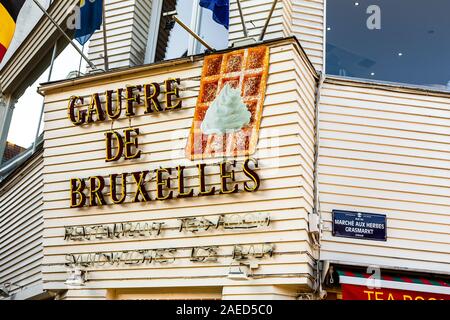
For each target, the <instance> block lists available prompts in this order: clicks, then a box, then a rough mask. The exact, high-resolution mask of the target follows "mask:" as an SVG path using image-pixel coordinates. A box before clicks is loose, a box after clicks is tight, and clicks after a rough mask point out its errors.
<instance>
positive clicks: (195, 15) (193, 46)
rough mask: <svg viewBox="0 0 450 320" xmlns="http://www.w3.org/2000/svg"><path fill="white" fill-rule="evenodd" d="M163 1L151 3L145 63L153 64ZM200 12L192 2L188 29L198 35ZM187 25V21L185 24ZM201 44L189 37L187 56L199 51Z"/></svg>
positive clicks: (196, 3)
mask: <svg viewBox="0 0 450 320" xmlns="http://www.w3.org/2000/svg"><path fill="white" fill-rule="evenodd" d="M163 1H164V0H153V1H152V13H151V16H150V27H149V31H148V40H147V49H146V52H145V63H146V64H147V63H153V62H155V56H156V47H157V42H158V36H159V34H158V33H159V32H155V31H159V25H160V22H161V15H162V5H163ZM202 10H205V9H204V8H202V7H200V5H199V3H198V1H193V2H192V18H191V21H190V24H189V27H190V28H191V29H192V30H193V31H194V32H196V33H197V34H199V32H200V26H201V17H202ZM185 23H186V24H187V21H186V22H185ZM200 48H201V44H200V43H199V42H198V41H197V40H196V39H195V38H194V37H193V36H192V35H189V40H188V55H194V54H196V53H198V52H199V51H200Z"/></svg>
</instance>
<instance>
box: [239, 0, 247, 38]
mask: <svg viewBox="0 0 450 320" xmlns="http://www.w3.org/2000/svg"><path fill="white" fill-rule="evenodd" d="M237 5H238V9H239V15H240V16H241V23H242V31H244V38H247V37H248V32H247V27H246V26H245V20H244V14H243V13H242V7H241V1H240V0H237Z"/></svg>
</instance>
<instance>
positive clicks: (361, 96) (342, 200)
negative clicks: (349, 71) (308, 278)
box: [319, 79, 450, 274]
mask: <svg viewBox="0 0 450 320" xmlns="http://www.w3.org/2000/svg"><path fill="white" fill-rule="evenodd" d="M319 181H320V204H321V210H322V216H323V218H324V221H325V227H326V228H327V230H326V231H325V232H324V238H323V242H322V255H321V257H322V259H324V260H337V261H344V262H350V263H356V264H359V265H364V264H373V265H378V266H388V267H391V268H402V269H408V268H412V269H423V270H429V271H430V272H438V273H439V272H441V273H446V274H448V273H449V271H450V269H449V266H450V95H449V94H438V93H434V94H433V93H430V92H421V91H419V90H416V91H414V90H411V89H410V90H399V89H393V88H392V87H388V86H383V85H378V86H377V85H370V84H368V83H365V84H364V83H358V82H352V81H343V80H336V79H335V80H333V79H330V80H327V81H326V82H325V85H324V87H323V90H322V98H321V103H320V160H319ZM333 209H343V210H356V211H363V212H372V213H381V214H386V215H387V219H388V220H387V225H388V229H387V236H388V241H387V242H370V241H362V240H352V239H344V238H335V237H333V236H332V235H331V211H332V210H333Z"/></svg>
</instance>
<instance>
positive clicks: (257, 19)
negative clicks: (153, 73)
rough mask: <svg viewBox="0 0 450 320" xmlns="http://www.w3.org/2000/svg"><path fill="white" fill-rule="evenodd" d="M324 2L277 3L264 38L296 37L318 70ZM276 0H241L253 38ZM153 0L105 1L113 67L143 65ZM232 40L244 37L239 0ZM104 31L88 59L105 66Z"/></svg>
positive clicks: (232, 13) (233, 15)
mask: <svg viewBox="0 0 450 320" xmlns="http://www.w3.org/2000/svg"><path fill="white" fill-rule="evenodd" d="M324 1H325V0H283V1H279V2H278V3H277V6H276V9H275V11H274V14H273V17H272V20H271V21H270V24H269V26H268V28H267V32H266V36H265V38H264V40H271V39H276V38H282V37H289V36H296V37H297V38H298V39H299V41H300V43H301V44H302V46H303V48H304V49H305V51H306V53H307V54H308V57H309V59H310V60H311V61H312V63H313V64H314V66H315V68H316V69H317V70H318V71H321V70H322V69H323V64H324V59H323V51H324V35H323V32H324V20H325V18H324V15H325V9H324ZM272 4H273V0H241V6H242V11H243V14H244V17H245V21H246V27H247V30H248V33H249V36H250V37H255V38H258V37H259V35H260V33H261V31H262V28H263V26H264V24H265V22H266V19H267V17H268V15H269V12H270V9H271V7H272ZM151 8H152V0H126V1H123V0H122V1H119V0H106V24H107V37H108V42H107V45H108V58H109V63H110V68H112V69H114V68H121V67H127V66H135V65H141V64H143V63H144V58H145V50H146V48H147V41H148V33H149V24H150V17H151V14H152V13H151ZM229 31H230V32H229V43H230V45H232V44H233V42H235V41H238V40H240V39H242V38H243V37H244V33H243V28H242V23H241V18H240V15H239V11H238V7H237V3H236V0H231V1H230V29H229ZM103 50H104V48H103V33H102V30H99V31H97V32H96V33H95V34H94V35H93V36H92V40H91V42H90V44H89V58H90V59H92V61H93V62H94V64H95V65H96V66H98V67H99V68H104V59H103Z"/></svg>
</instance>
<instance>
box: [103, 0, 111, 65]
mask: <svg viewBox="0 0 450 320" xmlns="http://www.w3.org/2000/svg"><path fill="white" fill-rule="evenodd" d="M102 11H103V13H102V15H103V55H104V59H105V70H106V71H109V61H108V43H107V37H106V5H105V0H103V10H102Z"/></svg>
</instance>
